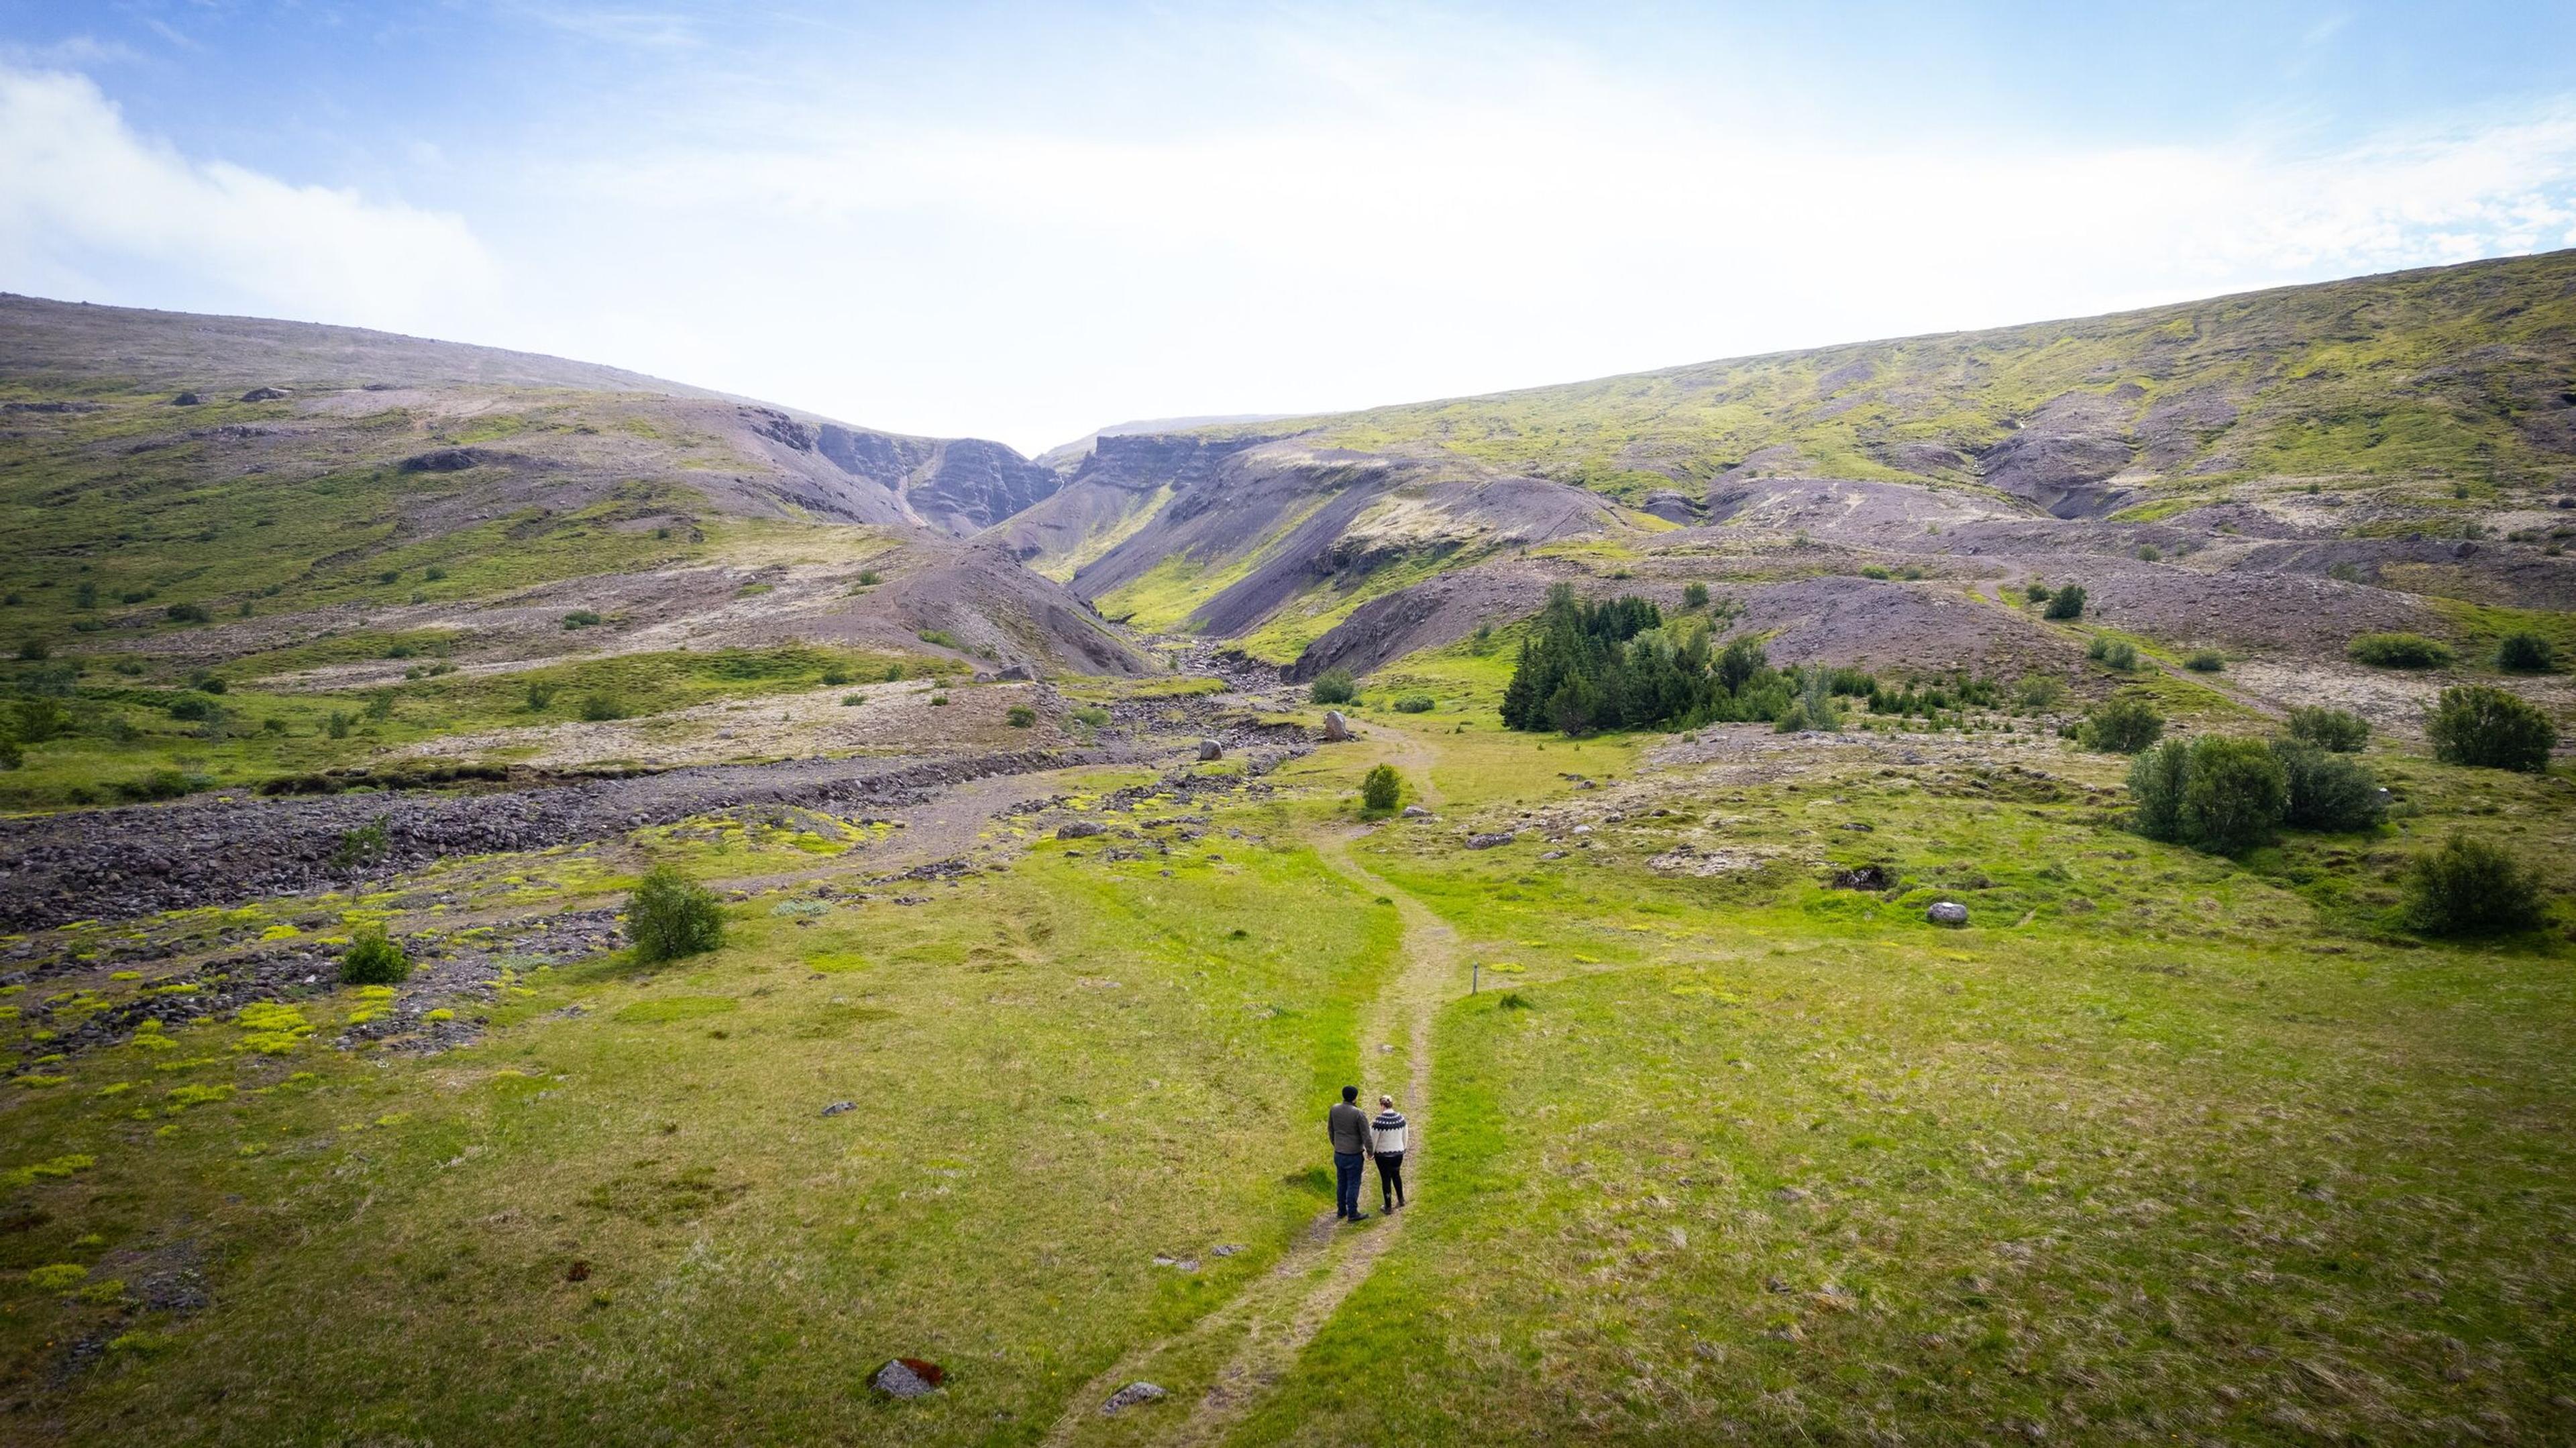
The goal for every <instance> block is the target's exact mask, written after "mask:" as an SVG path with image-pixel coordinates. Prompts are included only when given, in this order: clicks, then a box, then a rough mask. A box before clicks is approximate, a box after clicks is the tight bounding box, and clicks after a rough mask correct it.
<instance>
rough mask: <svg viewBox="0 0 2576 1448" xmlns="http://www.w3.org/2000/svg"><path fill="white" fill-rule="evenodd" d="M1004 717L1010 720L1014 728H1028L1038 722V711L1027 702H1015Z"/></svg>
mask: <svg viewBox="0 0 2576 1448" xmlns="http://www.w3.org/2000/svg"><path fill="white" fill-rule="evenodd" d="M1002 717H1003V718H1005V719H1007V720H1009V721H1010V724H1011V727H1012V728H1014V729H1026V728H1028V727H1029V726H1030V725H1032V724H1035V723H1036V722H1038V711H1037V710H1035V709H1032V708H1030V707H1029V706H1028V705H1026V704H1013V705H1012V706H1011V710H1010V712H1009V713H1007V714H1005V715H1003V716H1002Z"/></svg>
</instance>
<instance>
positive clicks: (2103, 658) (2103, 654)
mask: <svg viewBox="0 0 2576 1448" xmlns="http://www.w3.org/2000/svg"><path fill="white" fill-rule="evenodd" d="M2084 657H2086V658H2088V659H2091V660H2092V661H2093V662H2095V663H2097V664H2100V665H2102V666H2103V667H2104V668H2109V669H2118V670H2119V671H2120V672H2121V673H2124V674H2125V673H2128V672H2130V671H2132V670H2134V669H2136V668H2137V667H2138V646H2137V645H2136V644H2133V643H2130V642H2129V641H2128V640H2126V639H2115V638H2106V637H2104V636H2103V635H2101V634H2095V635H2094V636H2093V642H2091V643H2089V644H2086V645H2085V646H2084Z"/></svg>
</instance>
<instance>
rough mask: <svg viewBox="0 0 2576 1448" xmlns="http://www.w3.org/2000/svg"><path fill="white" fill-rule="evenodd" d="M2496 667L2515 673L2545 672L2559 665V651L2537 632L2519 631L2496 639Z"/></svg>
mask: <svg viewBox="0 0 2576 1448" xmlns="http://www.w3.org/2000/svg"><path fill="white" fill-rule="evenodd" d="M2495 661H2496V667H2497V668H2499V669H2503V670H2505V671H2506V672H2508V673H2515V674H2545V673H2548V672H2549V671H2550V670H2551V669H2553V668H2556V667H2557V665H2558V651H2557V650H2556V649H2555V648H2552V647H2551V646H2550V643H2549V640H2547V639H2545V638H2542V637H2541V636H2540V635H2538V634H2536V633H2531V632H2528V631H2517V632H2514V633H2509V634H2506V635H2505V636H2504V637H2503V638H2500V639H2498V640H2496V656H2495Z"/></svg>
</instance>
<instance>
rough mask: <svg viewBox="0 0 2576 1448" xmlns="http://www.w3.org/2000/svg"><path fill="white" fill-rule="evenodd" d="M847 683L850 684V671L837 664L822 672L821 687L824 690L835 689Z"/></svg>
mask: <svg viewBox="0 0 2576 1448" xmlns="http://www.w3.org/2000/svg"><path fill="white" fill-rule="evenodd" d="M848 682H850V671H849V670H847V669H845V668H842V667H841V666H840V665H838V664H834V665H833V666H832V667H830V668H828V669H825V670H824V671H823V687H824V688H826V689H837V688H839V687H841V686H842V685H843V684H846V683H848Z"/></svg>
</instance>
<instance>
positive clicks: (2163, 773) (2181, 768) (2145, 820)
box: [2129, 739, 2191, 841]
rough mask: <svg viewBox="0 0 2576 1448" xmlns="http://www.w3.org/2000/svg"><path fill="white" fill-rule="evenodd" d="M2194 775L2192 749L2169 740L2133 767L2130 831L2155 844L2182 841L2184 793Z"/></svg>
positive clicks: (2130, 769) (2137, 760) (2130, 778)
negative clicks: (2188, 781) (2156, 841)
mask: <svg viewBox="0 0 2576 1448" xmlns="http://www.w3.org/2000/svg"><path fill="white" fill-rule="evenodd" d="M2190 773H2191V745H2190V744H2188V743H2186V742H2185V741H2183V740H2180V739H2168V740H2166V741H2164V742H2163V743H2162V744H2158V745H2156V746H2155V747H2154V748H2152V749H2148V750H2146V751H2144V752H2142V753H2141V754H2139V755H2138V757H2137V759H2136V760H2135V761H2134V762H2133V763H2131V764H2130V765H2129V802H2130V803H2131V804H2132V805H2135V806H2136V813H2135V814H2134V815H2132V816H2131V817H2130V821H2129V827H2130V828H2131V829H2134V830H2136V831H2137V832H2138V833H2139V834H2142V835H2145V836H2146V837H2147V838H2148V839H2151V840H2169V841H2170V840H2179V839H2181V838H2182V791H2183V784H2184V782H2185V781H2186V780H2187V779H2188V778H2189V777H2190Z"/></svg>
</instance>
